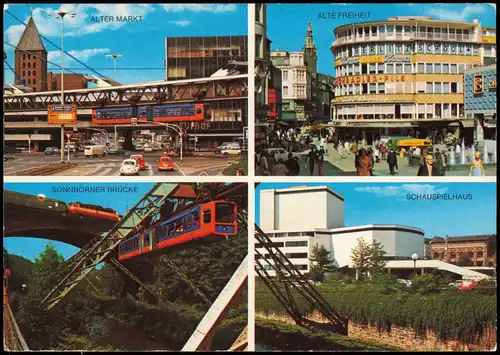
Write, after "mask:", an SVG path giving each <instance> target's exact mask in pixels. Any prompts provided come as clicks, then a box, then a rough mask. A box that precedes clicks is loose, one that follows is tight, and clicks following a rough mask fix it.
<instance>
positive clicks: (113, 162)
mask: <svg viewBox="0 0 500 355" xmlns="http://www.w3.org/2000/svg"><path fill="white" fill-rule="evenodd" d="M131 154H132V152H131ZM136 154H142V155H143V156H144V160H145V162H146V170H141V172H140V175H141V176H177V175H184V176H196V175H220V174H221V173H222V170H224V168H226V167H227V166H229V165H231V164H232V163H234V162H236V161H238V158H237V157H227V156H221V155H216V154H213V153H200V154H202V156H188V157H184V158H183V161H181V160H180V158H179V157H173V160H174V163H175V168H176V169H175V170H174V171H158V170H157V169H156V163H157V162H158V159H159V158H160V156H161V153H160V152H155V153H143V152H142V153H141V152H137V153H136ZM7 155H8V156H13V157H16V158H17V159H15V160H10V161H7V162H4V174H12V173H16V172H19V171H22V170H26V169H31V168H35V167H39V166H43V165H47V164H55V163H59V161H60V157H59V155H44V154H43V153H36V154H19V153H17V154H7ZM127 158H128V156H107V157H104V158H86V157H84V156H83V155H80V156H78V157H77V158H71V162H72V163H78V166H77V167H75V168H72V169H68V170H64V171H60V172H57V173H54V174H52V175H53V176H117V175H120V166H121V163H122V161H123V160H124V159H127Z"/></svg>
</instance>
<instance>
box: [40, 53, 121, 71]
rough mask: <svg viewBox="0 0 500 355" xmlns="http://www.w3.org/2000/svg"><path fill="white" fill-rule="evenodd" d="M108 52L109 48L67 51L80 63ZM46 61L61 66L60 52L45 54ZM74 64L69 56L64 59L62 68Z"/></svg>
mask: <svg viewBox="0 0 500 355" xmlns="http://www.w3.org/2000/svg"><path fill="white" fill-rule="evenodd" d="M109 52H111V49H109V48H91V49H82V50H78V51H69V52H68V53H69V54H71V55H72V56H73V57H75V58H77V59H78V60H80V61H82V62H87V61H88V60H89V59H90V58H92V57H94V56H97V55H104V54H106V53H109ZM47 59H48V60H49V61H51V62H52V63H54V64H57V65H61V52H60V51H50V52H48V53H47ZM75 63H76V61H75V60H74V59H73V58H71V57H69V56H65V57H64V66H65V67H67V66H70V65H72V64H75Z"/></svg>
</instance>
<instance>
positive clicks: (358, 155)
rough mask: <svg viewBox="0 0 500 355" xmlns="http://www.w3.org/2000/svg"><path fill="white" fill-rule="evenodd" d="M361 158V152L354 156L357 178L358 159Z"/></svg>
mask: <svg viewBox="0 0 500 355" xmlns="http://www.w3.org/2000/svg"><path fill="white" fill-rule="evenodd" d="M360 158H361V150H360V151H359V152H357V153H356V155H355V156H354V168H355V169H356V175H357V176H359V159H360Z"/></svg>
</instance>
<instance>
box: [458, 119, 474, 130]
mask: <svg viewBox="0 0 500 355" xmlns="http://www.w3.org/2000/svg"><path fill="white" fill-rule="evenodd" d="M460 124H461V125H462V126H464V128H474V120H462V121H460Z"/></svg>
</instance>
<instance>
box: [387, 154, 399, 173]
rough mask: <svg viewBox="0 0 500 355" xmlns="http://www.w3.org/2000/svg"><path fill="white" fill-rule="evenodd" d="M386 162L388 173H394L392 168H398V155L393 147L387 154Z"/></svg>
mask: <svg viewBox="0 0 500 355" xmlns="http://www.w3.org/2000/svg"><path fill="white" fill-rule="evenodd" d="M387 164H389V172H390V174H391V175H394V168H396V169H397V168H398V156H397V154H396V152H395V151H394V149H391V150H390V151H389V154H387Z"/></svg>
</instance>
